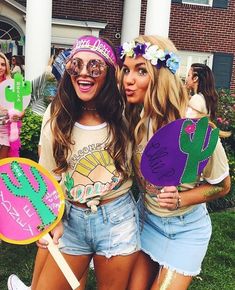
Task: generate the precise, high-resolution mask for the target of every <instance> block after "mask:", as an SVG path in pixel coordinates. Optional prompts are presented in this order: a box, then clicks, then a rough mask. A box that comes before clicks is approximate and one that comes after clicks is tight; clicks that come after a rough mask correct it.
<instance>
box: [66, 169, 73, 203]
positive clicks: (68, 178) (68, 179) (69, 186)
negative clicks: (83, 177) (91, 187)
mask: <svg viewBox="0 0 235 290" xmlns="http://www.w3.org/2000/svg"><path fill="white" fill-rule="evenodd" d="M64 185H65V187H66V189H67V195H68V198H71V199H73V197H72V195H71V194H70V191H71V189H72V188H73V187H74V180H73V178H72V177H71V176H69V173H67V174H66V176H65V181H64Z"/></svg>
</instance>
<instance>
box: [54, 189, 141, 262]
mask: <svg viewBox="0 0 235 290" xmlns="http://www.w3.org/2000/svg"><path fill="white" fill-rule="evenodd" d="M97 208H98V210H97V212H96V213H93V212H92V211H91V210H90V209H88V208H81V207H77V206H75V205H73V204H71V203H69V202H67V203H66V214H65V215H64V218H63V224H64V234H63V236H62V238H61V239H60V243H59V248H60V250H61V251H62V252H63V253H66V254H70V255H90V254H94V253H96V254H97V255H101V256H105V257H106V258H110V257H112V256H116V255H123V256H125V255H129V254H132V253H134V252H136V251H139V250H140V234H139V224H138V222H139V217H138V209H137V206H136V202H135V200H134V198H133V196H132V193H131V192H128V193H127V194H125V195H122V196H120V197H117V198H116V199H114V200H113V201H111V202H109V203H106V204H104V205H100V206H98V207H97Z"/></svg>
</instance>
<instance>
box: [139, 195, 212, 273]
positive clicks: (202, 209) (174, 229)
mask: <svg viewBox="0 0 235 290" xmlns="http://www.w3.org/2000/svg"><path fill="white" fill-rule="evenodd" d="M138 208H139V214H140V231H141V232H140V236H141V250H142V251H143V252H145V253H146V254H148V255H149V256H150V257H151V259H152V260H153V261H155V262H158V263H159V264H160V265H161V266H163V267H165V268H169V269H170V270H172V271H176V272H177V273H180V274H183V275H188V276H195V275H198V274H199V273H200V271H201V263H202V261H203V259H204V257H205V254H206V251H207V247H208V244H209V240H210V237H211V232H212V228H211V220H210V216H209V214H208V212H207V209H206V205H205V204H199V205H196V206H195V207H194V208H193V209H192V210H191V211H190V212H187V213H185V214H183V215H181V216H175V217H159V216H156V215H154V214H153V213H151V212H150V211H148V210H147V209H146V208H143V203H142V202H141V201H140V200H139V201H138Z"/></svg>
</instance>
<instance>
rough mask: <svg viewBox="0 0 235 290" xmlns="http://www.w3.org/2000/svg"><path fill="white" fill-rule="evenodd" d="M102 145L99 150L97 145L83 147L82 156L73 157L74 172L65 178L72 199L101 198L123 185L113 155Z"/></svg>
mask: <svg viewBox="0 0 235 290" xmlns="http://www.w3.org/2000/svg"><path fill="white" fill-rule="evenodd" d="M95 147H96V148H95ZM101 147H102V146H101ZM101 147H100V146H99V149H98V150H97V146H94V147H91V146H89V148H87V147H86V148H83V150H82V152H83V154H80V156H79V157H80V158H79V157H78V155H77V157H76V158H74V157H73V167H74V168H73V172H72V174H67V175H66V178H65V187H66V192H67V195H68V197H69V198H70V199H74V200H76V201H79V202H81V203H85V202H88V201H89V200H91V199H94V198H96V199H97V200H99V199H100V197H101V196H102V195H104V194H105V193H107V192H109V191H111V190H115V189H117V188H118V187H119V186H120V185H121V176H120V175H119V174H118V172H117V171H116V168H115V166H114V163H113V160H112V158H111V156H110V155H109V153H108V152H107V151H106V150H105V149H104V148H101ZM81 155H83V156H81ZM75 159H76V162H74V160H75Z"/></svg>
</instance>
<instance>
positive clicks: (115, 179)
mask: <svg viewBox="0 0 235 290" xmlns="http://www.w3.org/2000/svg"><path fill="white" fill-rule="evenodd" d="M49 116H50V106H49V107H48V109H47V111H46V113H45V115H44V119H43V124H42V131H41V138H40V144H41V155H40V160H39V163H40V164H41V165H42V166H44V167H45V168H47V169H48V170H49V171H50V172H51V173H52V174H53V169H55V168H56V163H55V160H54V158H53V151H52V132H51V128H50V123H49V122H47V120H48V118H49ZM44 125H45V126H44ZM107 133H108V128H107V123H103V124H100V125H97V126H84V125H81V124H79V123H75V126H74V128H73V130H72V140H73V141H74V145H73V146H72V147H71V153H69V156H68V163H69V169H68V170H67V172H65V173H63V174H62V175H61V177H58V176H57V178H58V179H59V178H61V182H60V184H61V186H62V188H63V191H64V193H65V195H66V198H67V199H68V200H72V201H78V202H80V203H86V204H87V205H88V206H91V207H93V206H96V205H98V204H99V201H100V200H105V199H109V198H114V197H118V196H120V195H122V194H124V193H126V192H127V191H128V190H129V189H130V187H131V185H132V180H131V178H129V179H127V180H124V179H123V177H122V176H121V174H120V173H119V172H117V170H116V168H115V166H114V161H113V159H112V158H111V156H110V154H109V153H108V151H107V150H106V149H105V147H106V143H107ZM128 155H129V156H128V157H127V158H128V159H129V160H130V154H128ZM129 163H130V161H128V162H127V166H128V165H129ZM94 208H95V207H94Z"/></svg>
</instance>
